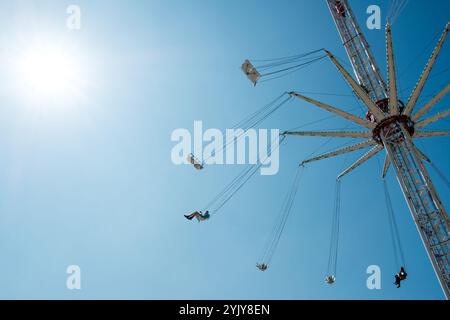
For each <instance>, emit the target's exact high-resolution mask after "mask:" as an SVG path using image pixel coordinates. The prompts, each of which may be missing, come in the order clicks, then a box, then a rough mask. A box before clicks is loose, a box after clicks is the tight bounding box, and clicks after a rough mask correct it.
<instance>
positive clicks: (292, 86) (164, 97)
mask: <svg viewBox="0 0 450 320" xmlns="http://www.w3.org/2000/svg"><path fill="white" fill-rule="evenodd" d="M389 3H390V2H389V1H387V0H370V1H369V0H360V1H356V0H353V1H350V4H351V5H352V6H353V10H354V12H355V15H356V16H357V18H358V20H359V21H360V23H361V25H362V27H363V28H362V29H363V32H364V33H365V34H366V36H367V40H368V41H369V43H370V44H371V46H372V49H373V52H374V55H375V57H376V58H377V60H378V63H379V65H380V68H381V69H382V72H383V74H385V69H386V63H385V57H386V54H385V37H384V31H383V30H372V31H370V30H368V29H367V28H365V27H364V21H365V19H366V18H367V15H366V13H365V11H366V8H367V7H368V6H369V5H371V4H378V5H380V7H381V8H382V14H383V19H385V16H386V13H387V11H388V7H389ZM69 4H77V5H79V6H80V8H81V11H82V28H81V30H80V31H68V30H67V29H66V17H67V16H66V8H67V6H68V5H69ZM449 12H450V3H449V2H447V1H440V0H433V1H410V2H409V4H408V6H407V7H406V9H405V10H404V12H403V13H402V15H401V16H400V17H399V18H398V20H397V21H396V23H395V24H394V26H393V37H394V41H395V44H394V45H395V55H396V59H397V67H398V73H399V74H400V75H401V77H400V84H399V85H400V90H401V98H402V99H405V100H406V99H407V98H408V95H409V92H410V90H411V87H412V86H414V84H415V83H416V81H417V79H418V76H419V74H420V72H421V70H422V68H423V66H424V64H425V63H426V61H427V59H428V56H429V54H430V53H431V50H432V48H433V47H434V44H435V42H436V36H437V35H439V34H440V33H441V32H442V30H443V28H444V26H445V24H446V23H447V22H448V20H449V15H448V13H449ZM383 21H384V20H383ZM433 39H434V40H433ZM431 40H433V42H432V44H431V45H429V44H430V41H431ZM41 43H47V44H48V43H50V44H54V45H59V46H61V47H63V48H64V49H65V50H66V51H69V52H70V54H71V55H72V56H73V57H74V59H75V60H76V61H77V65H78V66H79V73H80V78H81V80H80V83H78V84H77V87H76V88H74V89H75V90H73V91H75V92H76V94H74V93H73V92H71V94H70V95H68V96H62V97H58V99H55V100H51V101H49V99H48V98H46V99H34V98H33V97H32V96H31V94H30V92H29V90H26V89H25V88H24V87H23V86H22V85H23V83H21V81H20V79H17V77H16V76H17V70H15V69H14V63H13V60H14V59H15V58H16V57H17V56H18V55H20V54H21V53H22V52H23V51H26V50H30V48H33V46H34V47H35V46H36V45H39V44H41ZM427 45H428V46H427ZM323 47H325V48H327V49H329V50H330V51H332V52H333V53H335V54H336V55H337V56H338V57H340V58H341V60H344V61H347V58H346V55H345V51H344V49H343V47H342V45H341V41H340V38H339V36H338V33H337V31H336V30H335V26H334V23H333V21H332V19H331V16H330V13H329V12H328V8H327V6H326V3H325V1H312V0H311V1H306V0H303V1H287V0H286V1H285V0H282V1H257V0H246V1H237V0H234V1H206V0H195V1H194V0H192V1H181V0H179V1H176V0H169V1H118V0H109V1H106V0H105V1H104V0H98V1H82V0H79V1H70V2H68V1H31V0H30V1H17V0H14V1H12V0H4V1H1V3H0V99H1V107H0V150H1V156H0V168H1V169H0V257H1V263H0V298H7V299H14V298H31V299H35V298H58V299H59V298H60V299H93V298H114V299H116V298H125V299H441V298H443V294H442V292H441V290H440V287H439V285H438V282H437V280H436V278H435V275H434V272H433V270H432V268H431V265H430V263H429V260H428V258H427V256H426V253H425V250H424V249H423V246H422V243H421V241H420V239H419V236H418V234H417V231H416V228H415V226H414V224H413V221H412V219H411V215H410V213H409V211H408V209H407V206H406V204H405V201H404V198H403V195H402V193H401V191H400V189H399V186H398V183H397V181H396V179H395V177H394V175H393V172H392V171H391V172H390V173H389V178H388V180H389V186H390V189H391V193H392V194H391V195H392V198H393V203H394V209H395V212H396V215H397V219H398V223H399V225H400V227H399V228H400V235H401V240H402V244H403V247H404V251H405V256H406V260H407V268H408V273H409V279H408V281H407V282H405V284H404V286H403V287H402V288H401V289H396V288H395V287H394V285H393V284H392V282H393V274H394V273H395V272H397V271H398V270H397V269H398V267H399V266H396V265H395V262H394V254H393V249H392V244H391V240H390V236H389V229H388V220H387V219H388V217H387V214H386V210H385V204H384V200H383V199H384V198H383V190H382V184H381V179H380V174H381V173H380V168H379V164H378V161H377V160H372V161H370V162H368V163H366V164H365V165H364V166H363V167H361V168H360V169H359V170H357V171H355V172H354V173H352V174H351V175H349V176H348V177H346V179H345V180H344V181H343V187H342V188H343V189H342V219H341V223H342V224H341V234H340V237H341V238H340V239H341V242H340V256H339V262H338V279H337V280H338V281H337V283H336V284H335V285H334V286H332V287H330V286H327V285H326V284H324V282H323V278H324V276H325V272H326V266H327V259H328V245H329V238H330V230H331V224H330V221H331V214H332V206H333V189H334V181H335V178H336V176H337V174H338V173H340V171H342V169H343V168H345V166H348V165H350V164H351V163H352V162H353V161H355V160H356V159H357V158H358V157H359V156H360V154H358V153H355V154H351V155H349V156H343V157H341V158H336V159H330V160H326V161H324V162H319V163H315V164H313V165H311V166H310V167H309V168H308V170H307V172H306V175H305V176H304V179H303V180H302V181H301V185H300V190H299V193H298V195H297V199H296V204H295V208H294V211H293V214H292V216H291V217H290V219H289V221H288V225H287V227H286V230H285V233H284V235H283V237H282V239H281V242H280V245H279V250H278V251H277V253H276V255H275V257H274V261H273V265H272V266H271V268H270V270H269V271H268V272H266V273H261V272H259V271H258V270H257V269H256V268H255V263H256V260H257V259H258V256H259V252H260V251H261V249H262V247H263V245H264V243H265V241H266V239H267V237H268V235H269V232H270V230H271V224H272V223H273V221H274V218H275V216H276V215H277V213H278V210H279V207H280V206H281V203H282V200H283V198H284V195H285V194H286V192H287V191H288V189H289V185H290V181H291V179H292V176H293V174H294V172H295V170H296V166H297V164H298V163H299V162H301V161H302V160H303V159H305V158H306V157H307V156H308V155H310V154H311V153H312V152H314V151H316V150H317V148H318V147H319V146H320V145H321V144H323V142H324V141H326V139H321V138H298V137H290V138H289V139H288V141H287V143H286V145H284V146H283V147H282V149H281V167H280V172H279V174H278V175H276V176H270V177H267V176H266V177H261V176H256V177H255V178H254V179H253V180H252V181H251V182H250V183H248V184H247V185H246V186H245V187H244V188H243V189H242V190H241V191H240V192H239V194H238V195H237V196H236V197H235V198H234V199H233V200H232V201H231V202H230V203H228V204H227V206H226V207H224V209H223V210H222V211H221V213H220V214H218V215H217V216H215V217H214V219H211V220H210V221H208V222H207V223H204V224H197V223H189V222H187V221H186V220H185V219H184V218H183V214H186V213H188V212H192V211H194V210H198V209H203V206H204V205H205V204H206V203H208V202H209V201H210V199H212V198H213V197H214V196H215V195H216V194H217V192H218V191H220V190H221V188H222V187H223V186H224V185H226V184H227V183H228V182H229V181H231V179H232V178H233V177H234V176H235V175H236V174H237V173H238V172H239V171H240V170H242V168H240V167H238V166H212V167H208V168H207V169H205V170H204V171H202V172H197V171H195V170H194V169H193V168H191V167H189V166H175V165H173V163H172V162H171V159H170V152H171V149H172V147H173V146H174V143H173V142H171V140H170V136H171V133H172V131H173V130H175V129H177V128H187V129H189V130H192V127H193V122H194V121H195V120H202V121H203V122H204V125H205V126H206V127H208V128H220V129H226V128H229V127H231V126H232V125H234V124H235V123H236V122H238V121H239V120H241V119H242V118H244V117H245V116H246V115H248V114H250V113H252V112H254V111H255V110H257V109H258V108H260V107H261V106H263V105H264V104H266V103H267V102H268V101H271V100H272V99H273V98H274V97H276V96H278V95H279V94H280V93H282V92H284V91H289V90H297V91H311V92H321V93H338V94H343V95H344V96H326V95H317V94H316V95H311V96H313V97H315V98H317V99H321V100H323V101H325V102H328V103H331V104H334V105H336V106H342V108H344V109H346V110H355V108H356V113H358V114H361V113H362V109H358V106H359V104H358V102H357V101H356V100H355V98H354V97H352V96H351V91H350V89H349V88H348V87H347V85H346V83H345V81H344V80H343V79H342V78H341V77H340V75H339V74H338V72H337V71H336V70H335V68H334V67H333V66H332V65H331V63H330V62H329V61H328V60H322V61H321V62H319V63H318V64H315V65H312V66H310V67H309V68H307V69H304V70H302V71H301V72H298V73H295V74H292V75H291V76H289V77H286V78H282V79H279V80H276V81H273V82H268V83H264V84H261V85H258V86H257V87H256V88H254V87H252V85H251V84H250V83H249V81H248V80H247V79H246V78H245V76H244V75H243V74H242V72H241V71H240V69H239V67H240V65H241V63H242V62H243V60H244V59H246V58H255V59H265V58H274V57H283V56H289V55H292V54H297V53H303V52H307V51H312V50H315V49H318V48H323ZM449 57H450V55H449V46H448V43H447V45H446V46H445V47H444V48H443V50H442V53H441V56H440V57H439V60H438V61H437V63H436V66H435V69H434V71H433V76H432V78H431V79H430V81H429V83H428V85H427V87H426V88H425V91H424V93H423V97H424V98H423V99H421V102H422V103H423V102H425V101H426V100H427V99H430V97H431V96H432V95H433V94H435V93H436V92H438V91H440V89H441V88H442V87H443V86H444V85H445V84H447V83H448V76H449V73H448V70H446V68H448V65H449ZM449 101H450V100H449V98H448V97H447V98H445V99H443V100H442V101H441V102H440V103H439V104H438V105H437V106H436V107H435V108H434V112H437V111H441V110H445V109H446V108H447V107H448V102H449ZM327 116H328V114H327V113H326V112H324V111H321V110H318V109H314V108H312V107H309V106H308V105H306V104H304V103H302V102H300V101H292V102H290V103H289V104H288V105H286V106H285V107H284V108H283V109H281V110H280V111H279V112H278V113H277V114H276V115H274V116H273V117H272V118H270V120H268V121H267V122H265V123H264V124H263V127H265V128H280V129H281V130H285V129H290V128H293V127H298V126H301V125H303V124H306V123H308V122H311V121H314V120H319V119H322V118H324V117H327ZM347 126H348V123H347V122H345V121H344V120H339V119H331V120H329V121H324V122H322V123H320V124H317V125H313V126H309V127H307V129H311V130H312V129H337V128H343V127H347ZM350 128H352V127H351V126H350ZM433 128H436V129H447V130H448V129H449V128H450V125H449V122H448V121H440V122H439V123H436V124H435V125H434V126H433ZM346 142H347V141H346V140H337V141H333V142H331V143H329V144H327V145H326V146H324V147H323V148H321V149H320V150H319V151H328V150H329V149H331V148H333V147H335V146H337V145H340V144H342V143H346ZM419 147H422V148H423V151H424V152H426V154H427V155H428V156H429V157H431V158H432V159H433V160H434V162H435V163H436V164H437V165H438V166H440V168H441V169H442V171H443V172H444V173H445V174H446V175H447V176H448V177H450V167H449V166H448V160H449V149H448V147H449V140H448V139H447V138H433V139H428V140H424V141H422V142H420V143H419ZM361 153H362V152H361ZM383 160H384V153H383V154H382V155H380V157H379V161H380V162H382V161H383ZM430 171H431V170H430ZM431 174H432V177H433V178H435V183H436V187H437V189H438V190H439V192H440V195H441V198H442V200H443V202H444V203H445V204H446V205H447V207H448V205H450V202H449V200H448V199H449V195H450V194H449V190H448V188H447V186H446V185H445V184H444V183H443V182H442V181H441V180H439V178H438V177H437V175H436V174H435V173H434V172H433V171H431ZM372 264H376V265H379V266H380V267H381V270H382V290H368V289H367V288H366V279H367V277H368V275H367V274H366V268H367V267H368V266H369V265H372ZM69 265H79V266H80V267H81V270H82V290H80V291H69V290H68V289H67V288H66V278H67V275H66V268H67V266H69Z"/></svg>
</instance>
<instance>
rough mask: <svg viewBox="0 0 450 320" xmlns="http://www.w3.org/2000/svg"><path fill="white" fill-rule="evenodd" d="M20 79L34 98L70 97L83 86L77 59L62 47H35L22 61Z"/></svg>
mask: <svg viewBox="0 0 450 320" xmlns="http://www.w3.org/2000/svg"><path fill="white" fill-rule="evenodd" d="M17 62H18V66H17V68H18V78H19V79H18V80H19V82H20V83H21V87H22V88H23V89H25V90H26V91H27V92H28V93H30V94H32V95H33V96H41V97H52V98H55V97H58V96H66V95H70V93H71V91H73V90H74V89H76V88H77V86H78V83H79V76H78V74H79V68H78V66H77V65H76V63H75V60H74V58H73V57H71V56H70V55H68V54H67V53H66V52H64V51H63V50H61V49H58V48H47V47H41V48H34V49H31V50H28V51H27V52H25V53H24V54H23V55H22V56H20V57H19V59H18V61H17Z"/></svg>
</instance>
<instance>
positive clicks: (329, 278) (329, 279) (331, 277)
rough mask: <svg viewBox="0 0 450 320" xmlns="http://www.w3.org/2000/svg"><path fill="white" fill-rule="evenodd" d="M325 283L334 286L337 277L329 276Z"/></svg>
mask: <svg viewBox="0 0 450 320" xmlns="http://www.w3.org/2000/svg"><path fill="white" fill-rule="evenodd" d="M325 282H326V283H327V284H330V285H331V284H333V283H335V282H336V277H335V276H333V275H329V276H327V277H326V278H325Z"/></svg>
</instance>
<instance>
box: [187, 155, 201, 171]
mask: <svg viewBox="0 0 450 320" xmlns="http://www.w3.org/2000/svg"><path fill="white" fill-rule="evenodd" d="M187 160H188V162H189V163H190V164H192V165H193V166H194V168H195V169H197V170H203V169H204V166H203V164H202V163H201V162H200V161H198V159H197V158H196V157H195V156H194V155H193V154H192V153H191V154H189V155H188V158H187Z"/></svg>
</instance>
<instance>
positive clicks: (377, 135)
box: [366, 99, 415, 145]
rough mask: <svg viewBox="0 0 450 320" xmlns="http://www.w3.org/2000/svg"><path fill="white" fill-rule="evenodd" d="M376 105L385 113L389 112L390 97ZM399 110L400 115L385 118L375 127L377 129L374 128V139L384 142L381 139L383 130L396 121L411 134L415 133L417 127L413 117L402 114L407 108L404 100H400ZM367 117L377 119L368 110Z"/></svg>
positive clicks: (370, 119)
mask: <svg viewBox="0 0 450 320" xmlns="http://www.w3.org/2000/svg"><path fill="white" fill-rule="evenodd" d="M376 105H377V107H378V108H380V109H381V110H382V111H383V112H384V113H389V99H382V100H379V101H377V102H376ZM397 107H398V111H399V113H400V114H399V115H395V116H390V117H388V118H386V119H384V120H383V121H381V122H380V123H378V124H377V126H376V127H375V129H373V131H372V134H373V139H374V140H375V141H376V142H377V143H378V144H381V145H382V144H383V141H382V139H381V132H382V131H383V129H385V128H387V127H389V126H392V124H394V123H398V124H400V125H402V126H403V127H404V128H405V129H406V131H408V132H409V134H410V135H411V136H413V135H414V132H415V129H414V122H413V121H412V120H411V118H410V117H409V116H406V115H402V112H403V111H404V110H405V104H404V103H403V101H401V100H398V106H397ZM366 119H367V120H369V121H372V122H375V119H373V116H372V115H371V113H370V112H368V116H366Z"/></svg>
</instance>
